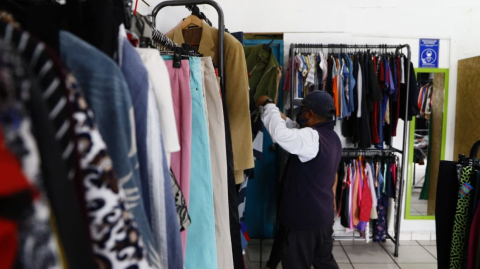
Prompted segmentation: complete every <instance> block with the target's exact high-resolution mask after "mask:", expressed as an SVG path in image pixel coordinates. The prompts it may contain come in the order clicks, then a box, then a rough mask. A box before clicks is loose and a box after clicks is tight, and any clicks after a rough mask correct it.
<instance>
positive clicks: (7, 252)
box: [0, 171, 18, 269]
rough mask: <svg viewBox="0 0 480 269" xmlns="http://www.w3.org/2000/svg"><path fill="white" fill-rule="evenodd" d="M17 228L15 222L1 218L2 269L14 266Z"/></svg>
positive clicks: (0, 252)
mask: <svg viewBox="0 0 480 269" xmlns="http://www.w3.org/2000/svg"><path fill="white" fill-rule="evenodd" d="M2 172H3V171H2ZM17 228H18V227H17V224H16V223H15V222H14V221H10V220H4V219H1V218H0V269H10V268H13V266H14V263H15V259H16V257H17V250H18V229H17Z"/></svg>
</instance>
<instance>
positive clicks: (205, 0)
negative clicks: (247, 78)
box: [152, 0, 225, 96]
mask: <svg viewBox="0 0 480 269" xmlns="http://www.w3.org/2000/svg"><path fill="white" fill-rule="evenodd" d="M192 4H194V5H210V6H212V7H213V8H215V10H217V13H218V67H219V74H220V87H221V90H222V95H223V96H225V68H224V51H225V46H224V44H225V42H224V39H223V37H224V35H225V19H224V15H223V10H222V8H221V7H220V5H219V4H218V3H217V2H215V1H213V0H172V1H164V2H160V4H158V5H156V6H155V8H154V9H153V11H152V23H153V26H155V27H156V23H157V22H156V17H157V14H158V12H159V11H160V10H161V9H163V8H165V7H169V6H186V5H192ZM180 45H181V44H180Z"/></svg>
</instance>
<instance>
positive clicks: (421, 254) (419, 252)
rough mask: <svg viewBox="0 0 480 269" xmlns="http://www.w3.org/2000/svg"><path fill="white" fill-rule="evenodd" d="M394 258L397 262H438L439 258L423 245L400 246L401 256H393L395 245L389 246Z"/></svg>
mask: <svg viewBox="0 0 480 269" xmlns="http://www.w3.org/2000/svg"><path fill="white" fill-rule="evenodd" d="M387 250H388V251H389V253H390V255H392V258H393V259H394V260H395V261H396V262H397V263H436V262H437V260H436V259H435V258H434V257H433V256H432V255H430V253H428V251H427V250H425V249H424V248H423V247H422V246H400V249H399V250H398V252H399V253H398V254H399V255H398V256H399V257H397V258H396V257H393V254H392V253H393V251H394V246H387Z"/></svg>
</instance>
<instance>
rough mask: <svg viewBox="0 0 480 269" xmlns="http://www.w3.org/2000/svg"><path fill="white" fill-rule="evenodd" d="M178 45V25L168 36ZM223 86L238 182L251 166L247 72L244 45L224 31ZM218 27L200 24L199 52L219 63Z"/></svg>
mask: <svg viewBox="0 0 480 269" xmlns="http://www.w3.org/2000/svg"><path fill="white" fill-rule="evenodd" d="M168 37H169V38H170V39H172V40H173V41H174V42H175V43H177V44H183V43H185V40H184V38H183V33H182V28H181V27H177V28H176V29H175V31H174V32H173V33H172V34H171V35H169V36H168ZM224 39H225V40H224V41H225V50H224V51H225V78H223V79H225V83H226V84H225V88H226V89H224V91H225V93H226V96H225V98H226V102H227V109H228V116H229V120H230V129H231V135H232V148H233V154H234V158H233V160H234V169H235V171H242V172H237V173H236V176H235V178H236V180H235V182H236V183H237V184H240V183H242V182H243V170H247V169H250V168H253V166H254V162H253V146H252V132H251V124H250V113H249V94H248V93H249V92H248V71H247V64H246V62H245V53H244V51H243V46H242V44H241V43H240V42H238V41H237V40H236V39H235V38H234V37H233V36H232V35H230V34H228V33H225V37H224ZM217 51H218V30H217V29H215V28H212V27H211V26H209V25H208V24H206V23H203V24H202V39H201V41H200V46H199V48H198V52H199V53H202V54H203V55H204V56H205V57H212V59H213V62H214V63H215V64H218V55H217V53H216V52H217Z"/></svg>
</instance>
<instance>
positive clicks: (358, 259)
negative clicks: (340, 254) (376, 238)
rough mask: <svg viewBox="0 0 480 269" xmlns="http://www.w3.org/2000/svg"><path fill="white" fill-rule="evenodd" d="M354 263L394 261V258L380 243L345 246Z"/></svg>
mask: <svg viewBox="0 0 480 269" xmlns="http://www.w3.org/2000/svg"><path fill="white" fill-rule="evenodd" d="M343 248H344V249H345V252H346V253H347V256H348V258H350V261H351V262H352V263H393V260H392V258H390V256H389V255H388V254H387V253H386V252H385V250H384V249H383V248H382V246H380V245H367V246H363V247H360V246H344V247H343Z"/></svg>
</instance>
